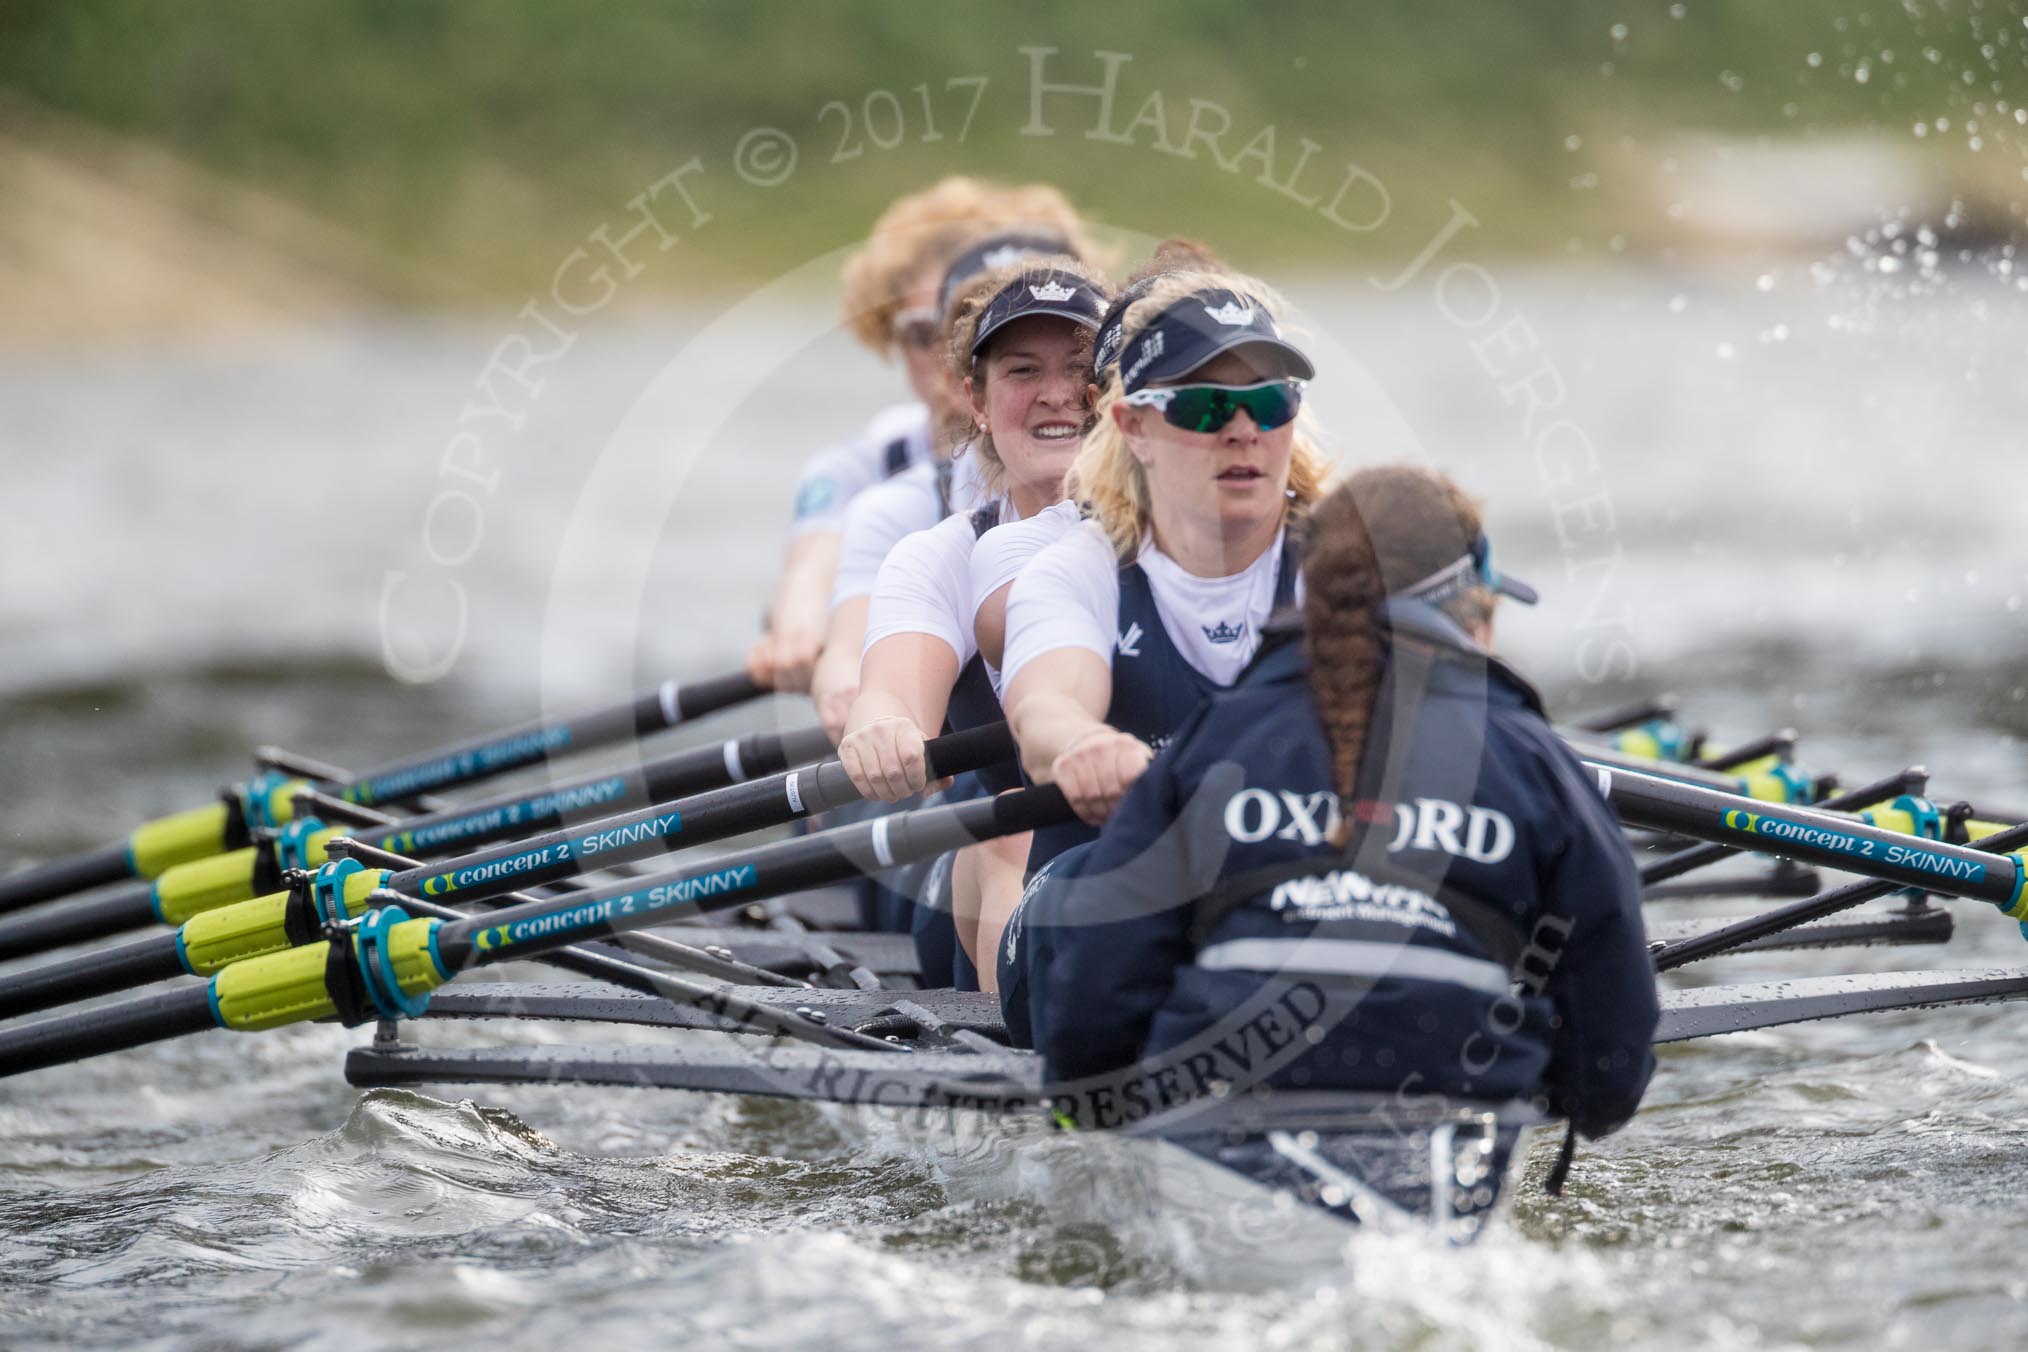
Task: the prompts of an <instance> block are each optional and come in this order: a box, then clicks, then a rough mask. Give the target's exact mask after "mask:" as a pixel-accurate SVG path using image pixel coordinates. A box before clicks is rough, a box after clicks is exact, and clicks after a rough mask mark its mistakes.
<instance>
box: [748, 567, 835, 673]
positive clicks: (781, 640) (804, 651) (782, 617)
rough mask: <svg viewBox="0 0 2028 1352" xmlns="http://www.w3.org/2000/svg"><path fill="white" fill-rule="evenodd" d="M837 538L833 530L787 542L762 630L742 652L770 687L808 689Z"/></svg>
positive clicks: (820, 645) (819, 646) (820, 646)
mask: <svg viewBox="0 0 2028 1352" xmlns="http://www.w3.org/2000/svg"><path fill="white" fill-rule="evenodd" d="M841 539H843V536H842V535H840V533H839V532H837V531H810V532H807V533H805V534H802V535H798V536H796V537H795V538H794V539H792V540H790V541H789V546H788V548H787V549H786V550H785V551H783V554H782V576H781V580H780V581H778V582H776V583H775V594H774V599H773V600H772V601H771V602H769V604H768V623H767V632H766V633H764V634H762V635H761V637H760V638H759V639H758V640H757V641H756V642H755V643H754V645H753V648H752V650H751V651H750V652H749V653H748V655H747V670H748V672H750V673H751V674H752V675H753V678H754V679H755V680H757V681H760V682H762V683H763V684H766V685H768V686H770V687H771V688H772V689H775V690H781V691H790V692H795V693H802V692H805V691H808V690H809V688H810V678H811V674H812V672H813V670H814V668H815V667H816V664H817V655H818V654H819V653H820V652H822V651H823V648H824V629H825V618H826V617H825V609H826V607H827V606H828V605H829V603H830V599H831V584H832V582H833V580H834V579H835V578H836V577H837V574H838V545H839V541H840V540H841Z"/></svg>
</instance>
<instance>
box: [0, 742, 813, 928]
mask: <svg viewBox="0 0 2028 1352" xmlns="http://www.w3.org/2000/svg"><path fill="white" fill-rule="evenodd" d="M830 746H831V744H830V740H829V739H828V738H827V737H826V736H825V735H824V731H823V729H821V728H806V729H797V730H794V731H791V732H787V733H781V734H774V733H755V734H753V735H751V736H747V737H741V738H736V739H732V740H729V741H726V742H723V743H714V744H713V745H710V746H704V747H696V748H693V749H691V750H689V751H684V752H679V753H677V754H675V755H673V756H665V757H662V758H660V759H657V760H654V761H650V762H648V763H647V764H646V765H643V766H641V767H640V768H639V769H637V770H632V771H622V772H615V773H613V774H611V775H592V776H586V777H584V778H582V779H578V780H573V781H569V782H567V783H565V784H561V785H558V786H556V787H554V788H547V789H540V790H526V791H523V792H521V793H514V794H505V795H502V796H500V797H498V798H495V799H492V800H489V801H488V802H484V803H476V804H473V805H471V806H469V807H461V808H455V809H445V810H443V811H439V812H435V813H431V814H429V815H428V816H423V817H409V818H404V819H399V820H397V819H396V818H394V817H392V816H390V815H389V814H388V813H386V812H384V811H382V810H381V809H379V808H372V807H364V806H361V805H359V804H356V803H352V802H348V801H347V800H345V799H342V798H338V797H335V796H333V795H331V794H328V793H323V792H320V791H318V790H316V789H299V790H297V791H296V792H295V794H294V795H293V797H294V800H295V802H296V803H298V804H299V805H301V806H303V807H307V808H310V809H312V812H313V814H314V815H319V816H322V817H324V818H326V819H328V820H331V821H339V820H345V821H351V822H358V823H363V824H365V825H366V826H367V827H368V829H367V830H364V831H362V832H360V836H361V837H362V838H363V839H365V840H366V841H368V842H369V843H371V844H374V845H377V846H379V847H381V848H383V849H391V850H402V851H404V852H420V853H437V852H441V851H442V849H443V847H445V846H447V845H457V844H463V845H465V846H466V848H467V849H471V848H474V847H476V846H477V845H480V844H483V843H485V842H488V841H496V840H502V839H507V838H511V837H514V836H522V835H527V834H529V833H531V832H535V831H541V830H544V829H554V828H556V827H559V826H560V825H561V824H562V822H563V821H564V820H565V818H566V816H567V815H578V809H579V808H581V807H583V806H587V805H593V806H596V805H604V806H606V807H608V808H609V809H610V808H617V807H620V806H623V805H627V804H632V803H646V802H664V801H667V800H668V799H670V798H681V797H687V796H689V795H692V794H696V793H700V792H703V791H705V790H708V789H714V788H719V787H721V786H724V785H727V784H732V783H736V782H738V781H739V779H741V778H742V777H746V776H751V775H765V774H770V773H773V772H776V771H779V770H782V769H783V768H785V767H786V766H789V765H801V764H804V763H806V762H807V761H809V760H812V759H815V758H816V757H817V756H820V755H827V754H829V751H830ZM302 815H304V814H303V813H302V812H300V811H299V812H298V816H299V817H300V816H302ZM322 834H327V833H320V835H319V836H316V837H312V839H313V840H314V839H321V838H322ZM320 848H321V846H320ZM273 850H274V847H273V846H272V845H263V846H261V847H260V848H259V849H248V850H246V851H243V852H242V853H244V854H245V855H246V856H247V858H246V859H245V860H242V861H240V862H241V863H242V864H244V865H245V867H244V868H241V869H239V872H238V878H237V885H238V887H239V889H240V890H239V892H238V894H237V895H238V897H239V899H246V898H250V897H254V896H257V895H261V894H263V893H265V892H270V891H274V890H277V889H278V888H279V887H280V881H279V878H280V872H281V867H282V866H281V865H280V864H279V863H278V862H277V861H276V857H275V855H274V854H273ZM226 862H227V860H226V858H225V857H224V856H221V857H219V858H217V859H212V860H205V861H203V862H201V863H197V864H191V865H186V866H185V867H184V868H181V869H172V870H170V871H169V872H168V873H166V874H165V875H164V876H163V877H162V878H160V879H157V880H155V881H154V882H152V883H149V882H143V883H131V884H129V885H128V886H127V887H126V888H123V889H121V890H120V891H118V892H113V893H108V894H107V895H106V896H105V897H103V898H92V899H86V900H81V901H77V902H73V903H71V904H69V905H65V906H61V907H56V908H52V909H49V910H45V911H34V912H30V913H29V914H27V915H20V916H5V917H0V960H6V959H9V958H20V957H27V956H30V955H32V954H37V953H46V952H48V951H50V950H51V949H56V948H64V947H67V946H69V945H71V944H79V943H85V942H88V941H90V940H93V939H103V938H107V937H109V936H111V935H115V934H124V933H126V932H127V931H128V930H135V929H144V928H146V927H148V926H150V925H154V924H159V923H161V922H162V921H163V920H164V913H163V908H162V906H161V905H158V904H157V903H158V899H159V898H161V897H162V896H163V895H164V893H163V892H162V890H161V889H165V888H169V887H170V886H171V885H172V883H173V882H174V881H175V880H176V879H178V878H179V877H180V876H181V875H182V874H183V873H184V872H186V871H187V870H189V869H202V870H211V869H214V868H216V867H217V866H219V865H222V864H224V863H226ZM409 862H410V863H411V864H416V865H417V867H421V865H420V863H419V861H416V860H410V861H409ZM263 878H266V879H267V880H268V881H266V882H265V883H263V882H261V881H259V880H261V879H263ZM216 904H219V903H217V902H214V901H209V900H207V901H205V902H204V905H203V909H211V908H212V907H213V906H215V905H216ZM175 910H176V907H175V905H174V904H173V903H172V905H171V913H170V914H169V915H168V917H167V919H168V921H169V923H171V924H175V923H177V922H178V921H179V920H180V919H183V918H187V916H185V915H178V914H175V913H174V912H175Z"/></svg>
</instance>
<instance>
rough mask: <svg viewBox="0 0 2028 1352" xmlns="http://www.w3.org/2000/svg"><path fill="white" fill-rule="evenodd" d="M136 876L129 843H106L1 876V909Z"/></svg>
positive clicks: (15, 908) (4, 909)
mask: <svg viewBox="0 0 2028 1352" xmlns="http://www.w3.org/2000/svg"><path fill="white" fill-rule="evenodd" d="M133 876H134V865H133V861H132V860H131V859H129V858H128V856H127V847H126V846H125V845H106V846H103V847H101V848H99V849H96V850H89V851H87V852H85V853H84V854H74V855H71V856H70V857H69V858H67V859H53V860H51V861H50V862H49V863H47V864H38V865H36V866H35V867H33V868H30V869H24V870H23V871H21V872H19V873H11V874H9V875H7V876H6V877H4V878H0V911H13V910H19V909H20V908H21V907H23V906H33V905H34V904H35V903H37V902H39V901H53V900H55V899H56V898H57V897H67V896H69V895H71V894H72V893H73V892H83V891H86V890H87V889H89V888H93V887H104V886H105V885H106V884H107V883H117V882H123V881H125V880H126V879H128V878H131V877H133Z"/></svg>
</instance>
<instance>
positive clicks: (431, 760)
mask: <svg viewBox="0 0 2028 1352" xmlns="http://www.w3.org/2000/svg"><path fill="white" fill-rule="evenodd" d="M765 693H766V691H765V690H763V689H762V687H760V686H759V685H756V684H755V683H754V681H753V678H752V677H750V676H748V675H746V674H745V673H744V672H739V673H736V674H734V675H730V676H718V677H714V678H712V679H710V680H704V681H697V682H694V683H687V684H681V685H679V684H678V683H677V682H675V681H664V682H663V683H662V684H661V685H659V686H657V687H655V688H654V689H652V690H647V691H643V692H642V693H641V694H639V695H636V696H635V697H633V698H632V699H629V700H624V701H622V702H620V703H618V704H610V705H606V706H604V707H603V708H598V709H592V710H590V711H588V712H585V713H581V714H577V715H575V716H573V717H569V718H561V719H548V720H542V721H538V722H534V723H529V724H526V725H524V726H522V727H518V728H514V729H512V730H510V731H507V732H500V733H490V734H487V735H485V736H482V737H476V738H473V739H471V740H470V741H465V742H460V743H458V744H457V745H455V746H450V747H445V748H444V749H442V750H439V751H430V752H425V753H423V754H422V755H419V756H410V757H407V758H405V759H402V760H399V761H395V762H393V763H392V764H389V765H384V766H382V767H380V768H379V769H377V770H372V771H369V772H367V773H366V774H363V775H360V776H358V777H356V778H354V779H351V780H347V781H344V782H342V783H318V784H316V785H315V787H318V788H322V789H326V790H328V791H330V792H334V793H336V794H337V795H338V796H339V797H341V798H344V799H346V800H347V801H350V802H355V803H366V804H375V803H405V802H410V801H413V800H414V799H416V798H419V797H422V796H423V795H425V794H430V793H435V792H437V791H439V790H442V789H448V788H454V787H456V786H458V785H460V784H469V783H472V782H473V781H475V780H480V779H486V778H489V777H491V776H493V775H502V774H506V773H507V772H508V771H510V770H519V769H523V768H525V767H527V766H530V765H538V764H541V763H542V762H544V761H547V760H549V759H551V758H552V757H555V756H560V755H565V754H568V753H570V752H575V751H584V750H589V749H591V748H594V747H600V746H610V745H612V744H613V743H616V742H622V741H626V740H629V739H631V738H635V737H645V736H647V735H648V734H650V733H654V732H660V731H662V730H663V729H665V728H671V727H674V726H676V725H677V724H678V723H682V722H687V721H688V720H690V719H693V718H700V717H702V716H703V715H705V714H708V713H713V712H716V711H717V710H719V709H724V708H728V707H730V706H731V705H735V704H742V703H745V702H746V701H748V700H751V699H754V698H757V697H758V696H760V695H762V694H765ZM301 784H302V781H301V780H296V779H290V778H288V777H286V776H285V775H283V774H282V773H281V772H279V771H269V772H267V773H266V774H263V775H261V776H260V777H258V778H256V779H254V780H252V781H250V782H248V783H247V784H245V785H243V786H241V787H239V788H238V789H237V790H228V791H227V792H226V793H225V794H224V795H223V797H222V799H221V801H219V802H216V803H211V804H208V805H206V806H204V807H200V808H192V809H191V810H190V811H188V812H179V813H176V814H175V815H173V816H168V817H162V818H158V819H157V820H155V821H152V822H149V823H147V824H146V825H144V826H141V827H139V828H138V829H136V830H135V831H134V832H133V833H132V834H131V835H129V836H128V837H127V838H126V839H125V840H123V841H121V842H119V843H118V844H114V845H107V846H105V847H103V848H101V849H97V850H91V851H88V852H86V853H84V854H79V855H73V856H71V857H70V858H68V859H56V860H51V861H50V862H48V863H45V864H37V865H34V866H33V867H30V868H27V869H24V870H22V871H20V872H18V873H13V874H10V875H8V876H7V877H4V878H0V911H12V910H18V909H19V908H21V907H23V906H29V905H33V904H34V903H36V902H39V901H52V900H54V899H56V898H58V897H65V896H69V895H70V894H71V893H73V892H81V891H84V890H85V889H86V888H90V887H101V886H104V885H105V884H107V883H117V882H124V881H126V880H128V879H132V878H155V877H158V876H160V875H161V873H162V872H163V871H164V870H165V869H168V868H170V867H172V866H174V865H176V864H181V863H186V862H188V861H190V860H193V859H203V858H206V857H208V856H210V855H214V854H220V853H223V852H225V851H227V850H238V849H242V848H244V847H245V846H247V845H249V844H251V843H252V840H253V837H252V831H253V830H254V829H255V828H257V827H262V826H269V827H273V826H280V825H282V824H284V823H286V822H287V821H288V820H289V817H290V808H289V794H290V793H292V792H293V791H294V790H295V789H296V788H297V787H300V786H301Z"/></svg>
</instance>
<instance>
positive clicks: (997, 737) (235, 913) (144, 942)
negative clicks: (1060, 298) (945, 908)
mask: <svg viewBox="0 0 2028 1352" xmlns="http://www.w3.org/2000/svg"><path fill="white" fill-rule="evenodd" d="M925 749H926V751H927V752H928V757H929V765H930V770H931V773H932V774H933V775H935V776H937V777H941V776H943V775H948V774H963V773H964V772H965V771H967V770H975V769H977V768H979V767H980V766H982V765H991V764H994V763H996V762H998V761H1003V760H1006V759H1008V758H1010V757H1011V756H1012V755H1013V754H1014V741H1013V738H1012V737H1011V736H1009V734H1008V732H1007V725H1006V724H1005V723H994V724H990V725H988V726H985V727H979V728H970V729H967V730H966V731H964V732H958V733H952V734H950V735H948V736H944V737H938V738H934V739H932V740H931V741H930V742H929V743H928V744H927V746H926V748H925ZM859 800H860V795H859V791H858V790H857V789H855V788H854V787H853V786H852V781H851V779H850V778H849V777H848V776H847V775H846V773H845V769H844V767H843V766H842V765H840V764H839V763H838V762H837V761H836V760H830V761H825V762H823V763H821V764H818V765H813V766H807V767H805V768H803V769H799V770H790V771H786V772H784V773H782V774H777V775H770V776H768V777H767V778H764V779H756V780H752V781H750V782H748V783H745V784H736V785H732V786H730V787H727V788H722V789H714V790H712V791H710V792H708V793H701V794H696V795H694V796H692V797H688V798H681V799H677V800H676V801H674V802H669V803H661V804H657V805H655V806H653V807H649V808H645V809H643V810H641V811H639V812H634V813H628V814H625V815H622V816H617V817H608V818H606V819H604V820H603V821H598V822H593V823H590V824H588V825H585V826H578V827H573V828H570V829H569V830H566V831H555V832H550V833H548V834H546V835H540V836H533V837H530V838H528V839H526V840H520V841H515V842H512V843H510V844H507V845H503V846H500V847H498V848H496V849H493V850H490V851H486V852H483V853H479V854H474V855H466V856H464V857H463V858H460V859H453V860H448V861H444V862H439V863H434V864H419V865H415V866H413V867H404V868H401V869H399V870H396V871H389V870H387V869H385V868H380V867H372V868H363V867H361V864H360V861H359V860H358V859H356V858H353V857H352V850H351V848H350V846H351V842H349V841H347V840H345V839H344V838H342V837H340V838H336V839H332V840H330V841H327V842H326V844H325V850H326V852H327V854H329V855H330V856H331V857H330V858H329V859H327V861H326V862H325V863H324V864H322V865H321V866H320V867H319V868H318V869H317V870H316V871H315V872H308V871H303V870H298V871H297V872H296V873H295V874H294V875H293V885H292V886H291V887H290V888H289V890H287V891H284V892H275V893H272V894H270V895H268V896H264V897H256V898H254V899H253V900H251V901H242V902H236V903H234V904H232V905H229V906H222V907H218V908H216V909H213V910H209V911H204V912H201V913H199V914H197V915H194V916H192V917H191V918H190V919H189V920H187V921H185V922H184V923H183V925H182V926H181V927H180V928H179V929H178V930H177V931H176V932H175V933H173V934H162V935H155V936H151V937H149V938H146V939H139V940H136V941H134V942H132V943H127V944H121V945H119V946H118V947H115V948H109V949H104V950H101V951H99V952H95V953H87V954H83V955H81V956H79V957H76V958H67V959H64V960H61V961H58V962H54V963H46V964H44V965H43V966H41V967H36V968H31V969H30V970H28V971H26V972H17V973H12V974H10V975H8V976H5V977H0V1018H11V1017H14V1016H16V1015H20V1014H27V1013H32V1012H34V1011H36V1010H39V1009H48V1008H51V1007H52V1006H55V1005H61V1004H69V1003H72V1002H74V1001H77V1000H83V999H88V998H90V997H92V996H97V995H106V994H110V993H112V992H114V991H122V990H131V989H132V988H134V987H135V986H141V985H148V984H151V983H153V982H157V981H164V980H167V979H169V978H171V977H176V976H181V975H184V974H186V973H187V974H189V975H192V976H209V975H211V974H212V973H214V972H217V971H219V970H221V969H223V968H224V967H226V966H227V965H229V964H231V963H235V962H239V961H243V960H245V959H247V958H250V957H254V956H258V955H261V954H266V953H271V952H276V951H278V950H281V949H285V948H289V947H293V946H295V945H299V944H306V943H309V942H311V941H312V940H314V939H316V938H317V937H318V935H319V934H320V933H322V931H323V928H324V926H326V925H329V924H333V923H343V922H345V921H348V920H350V919H351V918H353V917H354V916H357V915H358V914H360V912H362V911H363V910H364V909H365V907H366V905H367V898H368V896H369V895H371V894H372V893H374V892H376V891H385V892H394V893H400V894H402V895H404V896H409V897H429V898H445V897H451V898H455V899H457V900H461V901H478V900H483V899H485V898H487V897H494V896H498V895H499V894H501V893H503V892H511V891H515V890H517V889H519V888H522V887H532V886H535V885H537V884H540V883H544V882H551V881H554V880H556V879H558V878H564V877H569V876H571V875H573V874H576V873H579V872H585V871H590V870H593V869H598V868H603V867H605V866H606V865H608V864H612V863H620V862H625V861H627V860H632V859H640V858H644V857H647V856H649V855H652V854H657V853H663V852H674V851H676V850H680V849H684V848H687V847H688V846H691V845H702V844H706V843H709V842H711V841H714V840H723V839H726V838H728V837H730V836H737V835H743V834H745V833H746V832H748V831H758V830H762V829H764V828H767V827H771V826H779V825H782V824H783V823H786V822H791V821H795V820H797V819H799V818H802V817H807V816H811V815H814V814H816V813H819V812H827V811H830V810H831V809H833V808H838V807H843V806H845V805H846V804H848V803H856V802H858V801H859ZM594 846H595V847H596V848H593V847H594ZM368 848H369V849H372V848H374V847H371V846H369V847H368ZM584 895H588V894H587V893H576V894H573V898H574V897H579V896H584Z"/></svg>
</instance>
